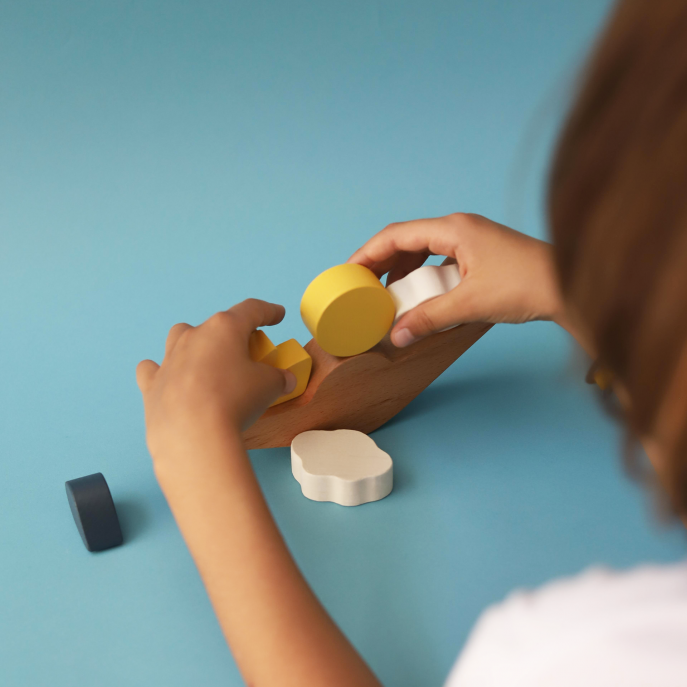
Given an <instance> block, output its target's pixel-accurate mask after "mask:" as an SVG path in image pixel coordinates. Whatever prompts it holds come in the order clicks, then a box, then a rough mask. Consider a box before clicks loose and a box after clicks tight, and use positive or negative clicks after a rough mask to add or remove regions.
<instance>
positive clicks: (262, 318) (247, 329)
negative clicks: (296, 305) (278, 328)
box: [227, 298, 286, 336]
mask: <svg viewBox="0 0 687 687" xmlns="http://www.w3.org/2000/svg"><path fill="white" fill-rule="evenodd" d="M227 312H229V313H231V314H232V315H233V316H234V317H235V318H236V321H237V323H238V325H239V327H240V329H241V330H242V332H243V333H244V334H245V335H246V336H248V335H249V334H250V333H251V332H254V331H255V330H256V329H257V328H258V327H269V326H271V325H274V324H279V323H280V322H281V321H282V320H283V319H284V314H285V313H286V310H285V308H284V306H283V305H277V304H276V303H268V302H267V301H261V300H258V299H257V298H248V299H247V300H245V301H242V302H241V303H238V304H237V305H235V306H234V307H233V308H229V310H227Z"/></svg>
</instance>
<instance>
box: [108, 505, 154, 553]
mask: <svg viewBox="0 0 687 687" xmlns="http://www.w3.org/2000/svg"><path fill="white" fill-rule="evenodd" d="M115 508H116V509H117V515H118V516H119V524H120V525H121V528H122V535H123V536H124V543H125V544H126V543H128V542H130V541H132V540H134V539H137V538H138V537H140V536H141V535H142V534H143V533H144V532H146V531H147V530H149V529H150V527H151V525H152V521H151V514H150V511H149V509H148V508H147V507H146V505H145V502H144V501H143V499H141V498H139V497H134V496H124V497H123V498H119V499H117V500H116V501H115Z"/></svg>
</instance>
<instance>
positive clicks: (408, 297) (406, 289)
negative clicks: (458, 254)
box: [386, 264, 460, 324]
mask: <svg viewBox="0 0 687 687" xmlns="http://www.w3.org/2000/svg"><path fill="white" fill-rule="evenodd" d="M458 284H460V270H459V269H458V265H456V264H453V265H441V266H438V265H424V266H423V267H418V268H417V269H416V270H413V271H412V272H411V273H410V274H407V275H406V276H405V277H403V279H399V280H398V281H396V282H394V283H393V284H390V285H389V286H387V287H386V290H387V291H388V292H389V293H390V294H391V298H393V300H394V305H395V306H396V317H395V318H394V324H395V323H396V322H398V320H400V319H401V317H403V315H405V314H406V313H407V312H408V311H409V310H412V309H413V308H414V307H415V306H417V305H420V303H424V302H425V301H428V300H430V299H431V298H436V297H437V296H443V294H445V293H448V292H449V291H450V290H451V289H454V288H455V287H456V286H458Z"/></svg>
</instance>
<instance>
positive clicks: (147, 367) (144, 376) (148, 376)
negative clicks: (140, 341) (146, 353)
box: [136, 360, 160, 394]
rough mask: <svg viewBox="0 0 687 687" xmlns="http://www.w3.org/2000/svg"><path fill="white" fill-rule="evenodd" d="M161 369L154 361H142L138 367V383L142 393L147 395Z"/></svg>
mask: <svg viewBox="0 0 687 687" xmlns="http://www.w3.org/2000/svg"><path fill="white" fill-rule="evenodd" d="M159 369H160V366H159V365H158V364H157V363H156V362H153V361H152V360H141V362H140V363H139V364H138V365H137V366H136V383H137V384H138V388H139V389H140V390H141V393H143V394H145V393H146V392H147V391H148V389H149V388H150V386H151V385H152V383H153V381H154V380H155V375H156V374H157V371H158V370H159Z"/></svg>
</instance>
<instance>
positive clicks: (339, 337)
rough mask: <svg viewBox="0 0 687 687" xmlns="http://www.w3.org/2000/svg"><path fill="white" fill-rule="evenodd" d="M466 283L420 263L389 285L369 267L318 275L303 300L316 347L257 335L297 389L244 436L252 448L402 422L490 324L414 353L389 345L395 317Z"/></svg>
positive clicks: (257, 343)
mask: <svg viewBox="0 0 687 687" xmlns="http://www.w3.org/2000/svg"><path fill="white" fill-rule="evenodd" d="M459 282H460V276H459V274H458V268H457V266H456V265H446V266H441V267H434V266H425V267H420V268H419V269H417V270H415V271H414V272H411V273H410V274H409V275H407V276H406V277H404V278H403V279H400V280H398V281H397V282H395V283H394V284H393V285H392V286H391V287H389V289H385V288H384V286H383V285H382V283H381V282H380V281H379V279H378V278H377V277H376V276H375V275H374V273H373V272H372V271H370V270H369V269H367V268H366V267H363V266H362V265H351V264H345V265H337V266H336V267H332V268H330V269H329V270H326V271H325V272H323V273H322V274H320V275H319V276H318V277H316V278H315V279H314V280H313V281H312V282H311V284H310V285H309V286H308V288H307V289H306V290H305V293H304V294H303V299H302V301H301V316H302V318H303V321H304V322H305V325H306V326H307V327H308V329H309V330H310V333H311V334H312V335H313V337H314V338H313V339H312V340H311V341H309V342H308V343H307V344H306V345H305V346H304V347H302V346H300V344H299V343H298V342H297V341H296V340H295V339H291V340H289V341H286V342H284V343H283V344H279V345H278V346H275V345H274V344H273V343H272V342H271V341H270V340H269V338H268V337H267V335H266V334H265V333H264V332H262V331H260V330H259V331H256V332H254V333H253V335H252V337H251V341H250V354H251V357H252V358H253V360H256V361H260V362H264V363H266V364H268V365H273V366H274V367H279V368H281V369H289V370H291V371H292V372H293V373H294V374H295V375H296V379H297V384H296V388H295V389H294V391H293V392H291V393H290V394H288V395H285V396H282V397H280V398H279V399H277V401H275V403H273V404H272V406H270V408H268V409H267V411H266V412H265V413H264V414H263V415H262V416H261V417H260V418H259V419H258V420H257V422H255V423H254V424H253V425H252V426H251V427H249V428H248V429H247V430H246V431H245V432H244V435H243V436H244V441H245V445H246V448H249V449H254V448H273V447H277V446H290V445H291V442H292V440H293V439H294V437H296V436H297V435H299V434H300V433H301V432H306V431H308V430H314V429H324V430H334V429H352V430H357V431H359V432H364V433H365V434H369V433H370V432H372V431H374V430H375V429H377V428H378V427H381V426H382V425H383V424H384V423H385V422H387V421H388V420H390V419H391V418H392V417H394V415H396V414H397V413H398V412H400V411H401V410H402V409H403V408H405V406H407V405H408V403H410V402H411V401H412V400H413V399H414V398H415V397H416V396H417V395H418V394H419V393H420V392H421V391H423V390H424V389H425V388H426V387H427V386H429V384H431V383H432V382H433V381H434V380H435V379H436V378H437V377H438V376H439V375H440V374H441V373H442V372H443V371H444V370H446V369H447V368H448V367H449V366H450V365H451V364H452V363H453V362H454V361H455V360H457V359H458V358H459V357H460V356H461V355H462V354H463V353H465V351H466V350H467V349H468V348H470V346H472V345H473V344H474V343H475V342H476V341H477V340H478V339H479V338H481V337H482V336H483V335H484V334H485V333H486V332H487V331H488V330H489V329H490V328H491V326H492V325H490V324H485V323H471V324H463V325H459V326H457V327H454V328H452V329H450V330H448V331H444V332H440V333H438V334H433V335H432V336H429V337H427V338H425V339H422V340H420V341H418V342H416V343H414V344H411V345H410V346H408V347H406V348H396V347H395V346H394V345H393V344H392V343H391V341H390V339H389V336H388V332H389V330H390V328H391V326H392V324H393V322H394V320H395V318H396V319H398V318H397V317H396V315H397V313H399V312H407V310H409V309H410V308H411V307H415V306H416V305H419V304H420V303H423V302H425V301H427V300H429V299H430V298H435V297H437V296H439V295H442V294H443V293H446V292H447V291H448V290H450V289H451V288H455V286H456V285H457V284H458V283H459Z"/></svg>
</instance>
